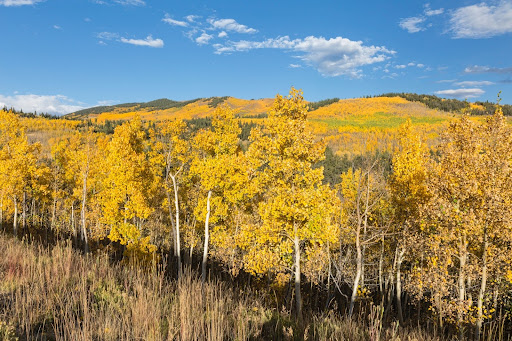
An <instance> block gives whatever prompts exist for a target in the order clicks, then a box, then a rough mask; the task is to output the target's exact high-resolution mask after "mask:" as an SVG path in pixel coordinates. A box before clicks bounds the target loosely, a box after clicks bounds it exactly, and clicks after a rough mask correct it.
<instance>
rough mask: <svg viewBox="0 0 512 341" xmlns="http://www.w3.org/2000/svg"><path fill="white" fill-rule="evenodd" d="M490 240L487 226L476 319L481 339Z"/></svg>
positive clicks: (477, 333)
mask: <svg viewBox="0 0 512 341" xmlns="http://www.w3.org/2000/svg"><path fill="white" fill-rule="evenodd" d="M488 247H489V242H488V241H487V228H484V245H483V250H482V281H481V282H480V292H479V293H478V303H477V309H478V318H477V320H476V339H477V340H480V333H481V331H482V324H483V321H484V314H483V303H484V295H485V290H486V286H487V249H488Z"/></svg>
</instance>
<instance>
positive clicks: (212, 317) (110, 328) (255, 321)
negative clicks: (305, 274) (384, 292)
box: [0, 234, 432, 340]
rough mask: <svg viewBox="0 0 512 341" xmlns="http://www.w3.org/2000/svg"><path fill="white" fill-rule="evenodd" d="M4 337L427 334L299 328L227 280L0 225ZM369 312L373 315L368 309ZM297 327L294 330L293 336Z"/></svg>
mask: <svg viewBox="0 0 512 341" xmlns="http://www.w3.org/2000/svg"><path fill="white" fill-rule="evenodd" d="M0 255H2V256H1V257H0V339H1V340H15V339H17V338H19V339H20V340H23V339H27V340H34V339H37V340H52V339H56V340H260V339H264V340H269V339H272V340H291V339H308V340H431V339H432V338H430V337H428V336H427V335H423V334H422V333H420V332H417V331H415V332H413V333H406V332H402V331H401V332H398V330H397V328H394V327H392V328H382V324H381V322H380V321H381V319H380V317H379V316H378V314H377V313H376V310H373V311H372V312H371V313H370V316H369V317H370V318H369V320H370V321H372V322H371V323H369V325H368V324H363V323H361V322H357V321H356V320H349V319H344V318H341V317H339V316H337V315H335V314H334V313H330V314H327V315H322V316H314V317H309V318H308V319H307V321H309V322H307V323H306V327H305V331H304V333H302V332H299V331H298V329H297V328H296V325H295V324H294V322H293V319H292V318H291V317H290V315H289V314H288V313H286V312H277V311H276V310H275V309H270V308H266V307H264V306H262V304H261V303H260V302H261V301H263V300H261V299H259V297H258V295H257V294H255V293H240V292H238V291H236V290H233V289H231V288H230V287H229V286H228V285H227V284H225V283H220V282H210V283H207V284H206V285H205V286H202V285H201V283H200V281H198V280H197V279H196V278H195V276H194V275H192V274H186V275H185V276H183V277H182V279H180V280H179V281H178V282H176V281H168V280H167V279H166V278H165V275H164V272H163V271H161V270H159V269H157V268H153V269H151V270H141V269H137V268H133V267H128V266H123V265H120V264H117V265H112V264H111V262H110V261H109V259H108V257H107V256H106V255H105V254H96V255H89V256H87V257H85V256H83V255H81V254H79V253H77V252H76V251H74V250H73V249H72V248H71V246H70V245H69V244H68V245H58V246H56V247H53V248H52V249H51V250H49V249H45V248H43V247H41V246H37V245H34V244H27V243H22V242H20V241H18V240H16V239H13V238H10V237H6V236H5V235H1V234H0ZM372 314H373V315H372ZM294 334H295V335H294Z"/></svg>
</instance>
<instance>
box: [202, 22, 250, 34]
mask: <svg viewBox="0 0 512 341" xmlns="http://www.w3.org/2000/svg"><path fill="white" fill-rule="evenodd" d="M208 23H209V24H210V25H211V26H212V28H214V29H217V30H222V31H228V32H230V31H231V32H237V33H249V34H251V33H256V32H258V30H256V29H254V28H251V27H247V26H245V25H242V24H239V23H237V22H236V20H235V19H208Z"/></svg>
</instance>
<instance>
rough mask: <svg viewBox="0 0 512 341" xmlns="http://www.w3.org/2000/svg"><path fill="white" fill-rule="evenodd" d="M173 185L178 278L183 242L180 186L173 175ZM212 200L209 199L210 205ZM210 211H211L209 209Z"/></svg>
mask: <svg viewBox="0 0 512 341" xmlns="http://www.w3.org/2000/svg"><path fill="white" fill-rule="evenodd" d="M171 179H172V185H173V188H174V210H175V213H176V220H175V224H176V256H177V257H178V277H179V276H180V275H181V241H180V205H179V201H178V200H179V198H178V184H177V183H176V177H175V176H172V175H171ZM209 204H210V200H209V197H208V205H209ZM208 210H209V209H208Z"/></svg>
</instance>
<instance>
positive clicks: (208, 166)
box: [190, 106, 241, 283]
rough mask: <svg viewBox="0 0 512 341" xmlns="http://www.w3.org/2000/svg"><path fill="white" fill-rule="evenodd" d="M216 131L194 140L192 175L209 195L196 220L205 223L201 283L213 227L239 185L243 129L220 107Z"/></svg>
mask: <svg viewBox="0 0 512 341" xmlns="http://www.w3.org/2000/svg"><path fill="white" fill-rule="evenodd" d="M212 128H213V130H202V131H200V132H199V133H198V134H197V135H196V137H195V138H194V145H195V149H196V152H197V154H196V157H195V159H194V161H193V162H192V166H191V170H190V172H191V174H193V175H195V176H197V177H198V178H199V181H200V186H201V189H202V191H203V193H205V195H206V198H205V200H201V201H200V203H199V205H198V207H197V209H196V217H197V219H198V220H199V221H204V244H203V261H202V267H201V269H202V270H201V279H202V281H203V283H204V282H205V280H206V263H207V260H208V253H209V243H210V223H216V222H217V221H219V220H220V219H222V216H226V215H227V203H226V199H225V194H226V192H227V191H229V190H230V188H232V187H233V186H234V185H235V182H234V180H235V179H236V177H234V176H233V175H234V173H237V172H239V171H238V170H237V163H236V159H237V157H239V153H240V148H239V146H238V136H239V134H240V131H241V130H240V127H239V124H238V120H237V119H235V116H234V112H233V110H231V109H230V108H229V107H227V106H223V107H219V108H218V109H217V110H216V112H215V116H214V118H213V120H212Z"/></svg>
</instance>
